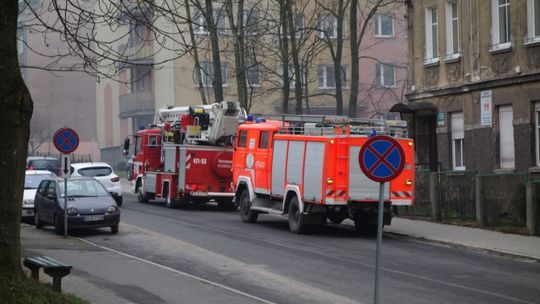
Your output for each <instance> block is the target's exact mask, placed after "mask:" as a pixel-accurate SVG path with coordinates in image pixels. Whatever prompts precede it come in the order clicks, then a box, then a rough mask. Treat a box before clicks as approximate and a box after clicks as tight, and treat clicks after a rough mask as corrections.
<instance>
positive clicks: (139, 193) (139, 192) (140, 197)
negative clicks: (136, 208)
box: [137, 186, 148, 204]
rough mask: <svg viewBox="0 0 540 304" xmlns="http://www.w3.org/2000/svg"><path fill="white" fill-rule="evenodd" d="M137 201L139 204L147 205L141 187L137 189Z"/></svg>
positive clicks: (146, 199) (146, 197)
mask: <svg viewBox="0 0 540 304" xmlns="http://www.w3.org/2000/svg"><path fill="white" fill-rule="evenodd" d="M137 200H138V201H139V203H145V204H146V203H148V196H146V194H144V193H143V191H142V186H139V187H137Z"/></svg>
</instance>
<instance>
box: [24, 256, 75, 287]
mask: <svg viewBox="0 0 540 304" xmlns="http://www.w3.org/2000/svg"><path fill="white" fill-rule="evenodd" d="M23 265H24V266H25V267H27V268H28V269H30V271H32V279H34V280H38V281H39V269H40V268H43V271H44V272H45V273H46V274H48V275H49V276H51V277H52V278H53V289H54V290H56V291H58V292H61V290H62V288H61V286H62V283H61V282H62V278H63V277H65V276H67V275H68V274H69V273H70V272H71V266H69V265H66V264H64V263H62V262H58V261H56V260H53V259H52V258H50V257H46V256H37V257H26V258H24V260H23Z"/></svg>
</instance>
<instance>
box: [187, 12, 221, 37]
mask: <svg viewBox="0 0 540 304" xmlns="http://www.w3.org/2000/svg"><path fill="white" fill-rule="evenodd" d="M212 18H213V21H214V25H215V27H216V31H217V32H218V33H222V34H223V33H225V32H226V31H227V22H226V15H225V8H220V9H214V10H213V11H212ZM193 32H194V33H195V34H197V35H206V34H208V24H207V22H206V18H205V15H204V13H203V12H202V11H200V10H197V12H196V13H195V15H194V17H193Z"/></svg>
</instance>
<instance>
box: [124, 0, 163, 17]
mask: <svg viewBox="0 0 540 304" xmlns="http://www.w3.org/2000/svg"><path fill="white" fill-rule="evenodd" d="M153 9H154V0H128V1H122V2H121V5H120V6H119V12H118V16H117V18H118V19H120V20H123V21H126V20H130V19H133V18H137V17H141V16H142V17H146V18H148V17H151V16H152V11H153Z"/></svg>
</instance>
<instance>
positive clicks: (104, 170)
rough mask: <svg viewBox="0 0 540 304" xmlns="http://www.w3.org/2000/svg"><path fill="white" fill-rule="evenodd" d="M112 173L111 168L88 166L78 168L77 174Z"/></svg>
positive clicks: (105, 174) (98, 174)
mask: <svg viewBox="0 0 540 304" xmlns="http://www.w3.org/2000/svg"><path fill="white" fill-rule="evenodd" d="M111 173H112V169H111V168H109V167H89V168H82V169H79V174H80V175H82V176H91V177H94V176H107V175H110V174H111Z"/></svg>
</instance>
